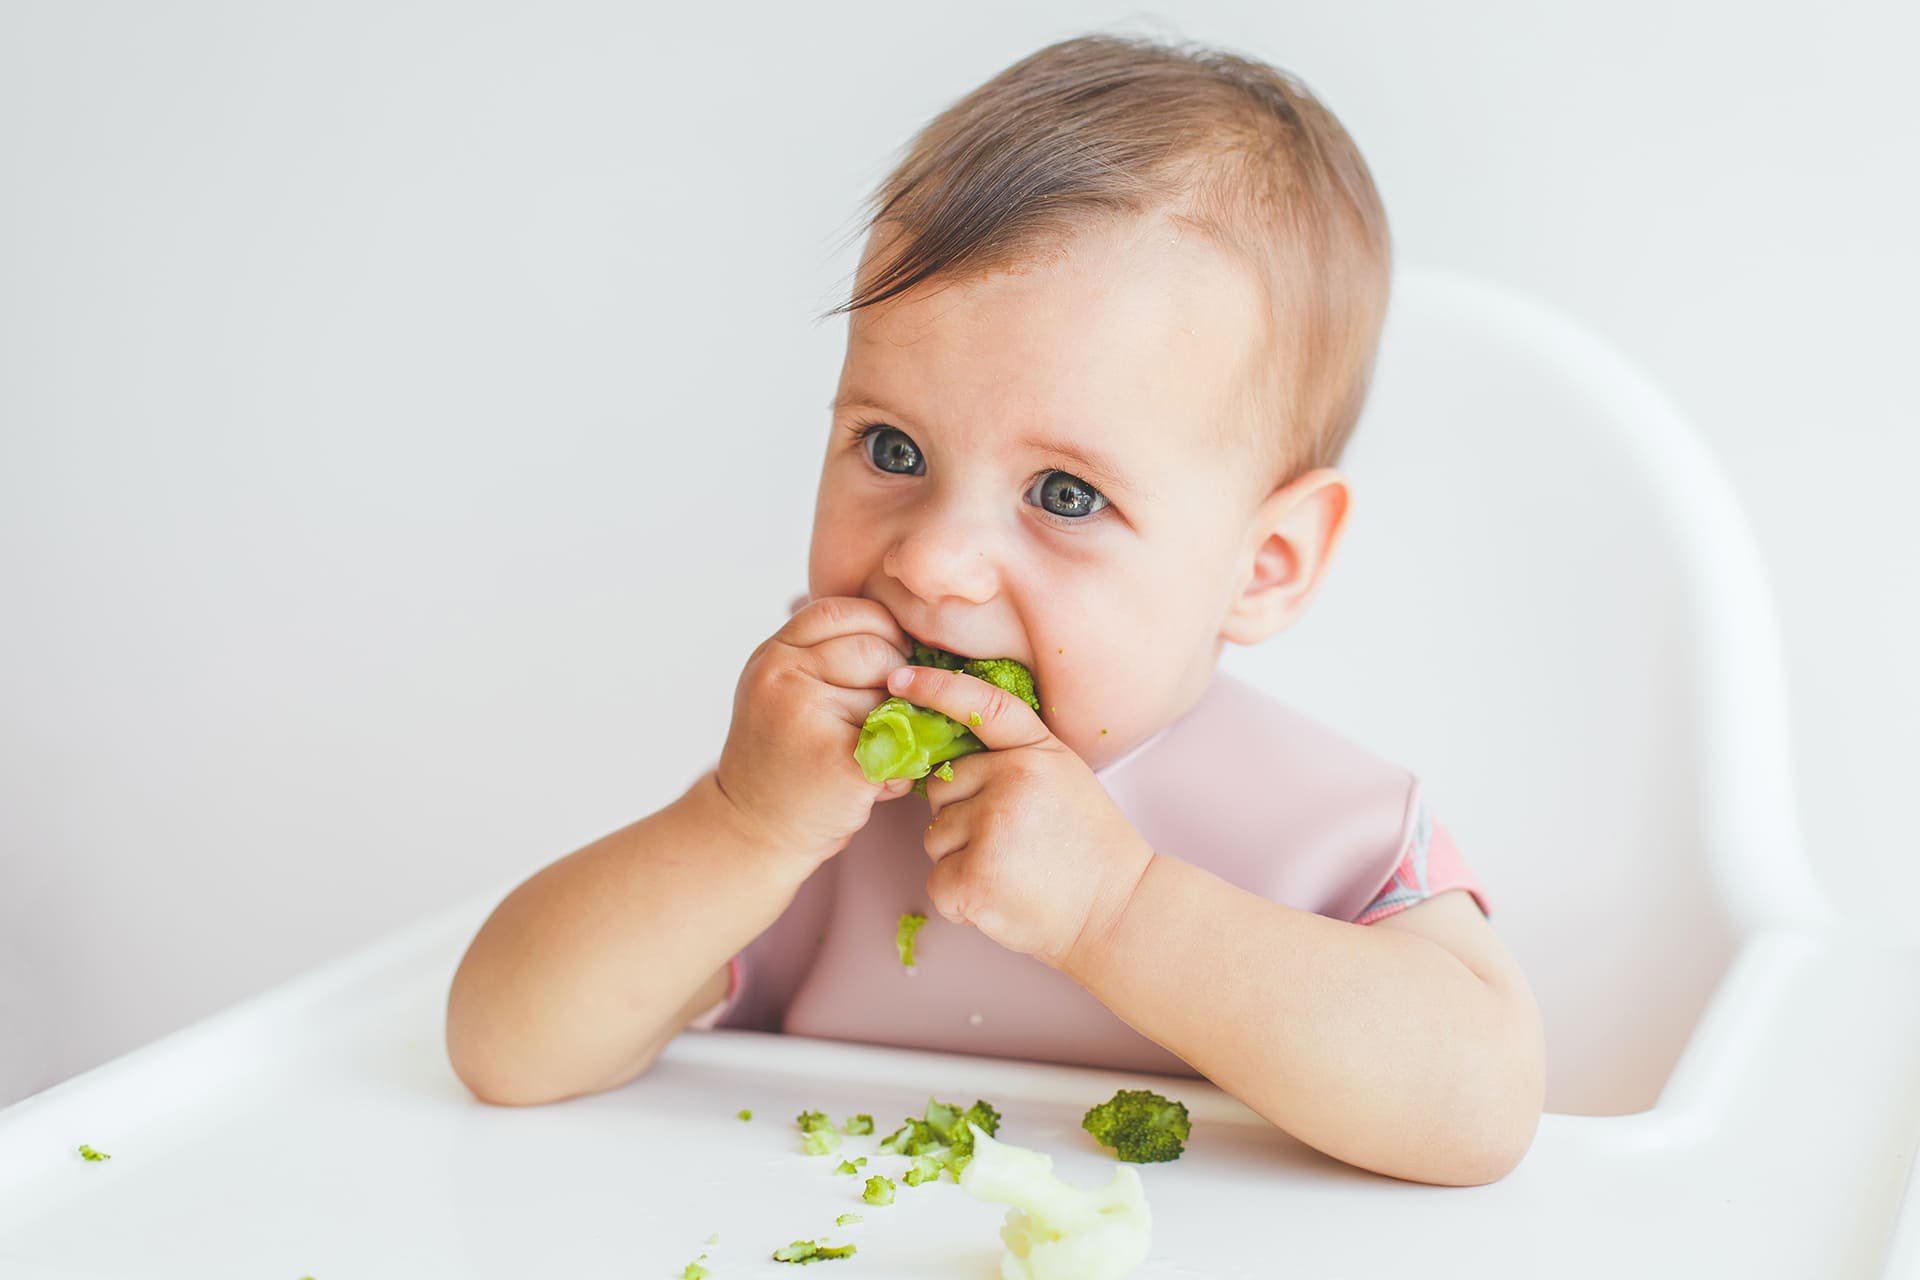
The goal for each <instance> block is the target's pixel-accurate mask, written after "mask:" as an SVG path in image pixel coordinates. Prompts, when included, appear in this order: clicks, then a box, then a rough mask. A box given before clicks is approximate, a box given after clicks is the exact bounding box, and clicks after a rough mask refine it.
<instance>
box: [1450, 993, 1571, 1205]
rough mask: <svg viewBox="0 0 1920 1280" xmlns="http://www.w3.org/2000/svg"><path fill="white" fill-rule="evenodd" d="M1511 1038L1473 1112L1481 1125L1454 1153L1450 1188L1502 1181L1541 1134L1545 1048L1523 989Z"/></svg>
mask: <svg viewBox="0 0 1920 1280" xmlns="http://www.w3.org/2000/svg"><path fill="white" fill-rule="evenodd" d="M1509 1004H1510V1008H1511V1011H1512V1012H1511V1018H1510V1021H1509V1031H1510V1034H1509V1037H1508V1038H1507V1040H1506V1041H1505V1042H1504V1047H1503V1049H1502V1050H1501V1051H1500V1052H1499V1053H1497V1054H1496V1055H1495V1057H1494V1058H1493V1061H1494V1062H1496V1063H1498V1064H1500V1066H1501V1067H1502V1068H1503V1069H1500V1070H1493V1071H1488V1072H1487V1073H1485V1079H1486V1083H1487V1084H1488V1085H1489V1086H1490V1087H1489V1088H1488V1089H1487V1090H1486V1091H1485V1093H1484V1094H1483V1095H1482V1097H1481V1099H1480V1105H1479V1106H1478V1107H1477V1108H1475V1109H1474V1113H1475V1114H1476V1115H1477V1123H1475V1124H1473V1125H1472V1126H1471V1128H1470V1130H1468V1131H1467V1136H1465V1137H1463V1139H1462V1140H1461V1141H1459V1142H1457V1143H1455V1144H1453V1148H1454V1149H1453V1151H1452V1152H1451V1153H1450V1154H1451V1155H1452V1157H1453V1158H1452V1159H1451V1160H1450V1161H1449V1162H1448V1163H1449V1166H1450V1167H1449V1168H1448V1170H1447V1173H1448V1175H1449V1176H1447V1177H1446V1178H1445V1179H1444V1180H1443V1181H1444V1182H1445V1183H1446V1184H1447V1185H1450V1186H1461V1187H1479V1186H1485V1185H1486V1184H1488V1183H1490V1182H1498V1181H1499V1180H1500V1179H1502V1178H1504V1177H1506V1176H1507V1175H1508V1174H1510V1173H1512V1172H1513V1171H1514V1170H1515V1169H1516V1168H1518V1167H1519V1165H1520V1162H1521V1160H1523V1159H1525V1158H1526V1154H1527V1152H1528V1151H1530V1150H1532V1149H1533V1139H1534V1136H1535V1135H1536V1134H1538V1133H1539V1131H1540V1115H1541V1113H1542V1112H1543V1111H1544V1110H1545V1109H1546V1072H1547V1067H1546V1057H1547V1055H1546V1044H1545V1041H1544V1038H1543V1036H1542V1033H1541V1024H1540V1013H1539V1009H1538V1007H1537V1006H1536V1005H1535V1004H1534V1001H1533V997H1532V995H1531V994H1530V993H1528V992H1527V991H1526V990H1525V989H1524V988H1523V989H1521V990H1520V991H1519V992H1517V993H1515V995H1514V998H1513V999H1512V1000H1511V1001H1510V1002H1509Z"/></svg>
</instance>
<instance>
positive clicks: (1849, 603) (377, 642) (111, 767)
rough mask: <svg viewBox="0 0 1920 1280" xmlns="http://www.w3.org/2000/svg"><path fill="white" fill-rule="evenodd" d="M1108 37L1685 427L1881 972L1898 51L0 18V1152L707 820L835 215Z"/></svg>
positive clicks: (848, 213) (1907, 423) (781, 495)
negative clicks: (975, 100)
mask: <svg viewBox="0 0 1920 1280" xmlns="http://www.w3.org/2000/svg"><path fill="white" fill-rule="evenodd" d="M1095 28H1109V29H1121V30H1130V31H1142V32H1147V33H1150V34H1163V35H1166V34H1171V35H1178V36H1184V37H1187V38H1190V39H1195V40H1201V41H1206V42H1210V43H1218V44H1223V45H1226V46H1228V47H1232V48H1236V49H1239V50H1242V51H1245V52H1249V53H1252V54H1255V55H1257V56H1261V57H1264V58H1266V59H1268V60H1270V61H1273V62H1275V63H1277V64H1278V65H1280V66H1282V67H1285V68H1287V69H1289V70H1292V71H1294V72H1295V73H1297V74H1298V75H1300V76H1301V77H1302V78H1303V79H1304V80H1305V81H1306V82H1307V84H1308V85H1310V86H1311V87H1312V88H1313V89H1314V90H1315V91H1316V92H1317V93H1318V94H1320V95H1321V96H1322V97H1323V99H1324V100H1325V101H1327V102H1328V104H1329V105H1330V106H1331V107H1332V108H1333V110H1334V111H1335V112H1336V113H1337V114H1338V115H1339V116H1340V117H1341V119H1342V120H1343V121H1344V122H1345V124H1346V125H1347V127H1348V129H1349V130H1350V131H1351V132H1352V133H1353V135H1354V136H1355V138H1356V139H1357V141H1358V142H1359V144H1360V146H1361V148H1362V150H1363V151H1364V153H1365V154H1366V156H1367V157H1368V160H1369V162H1370V164H1371V165H1372V167H1373V170H1374V173H1375V177H1376V180H1377V182H1378V183H1379V185H1380V188H1381V191H1382V193H1383V195H1384V198H1385V200H1386V204H1387V209H1388V213H1389V217H1390V219H1391V221H1392V224H1393V230H1394V235H1395V244H1396V252H1397V254H1398V256H1399V259H1400V261H1401V262H1402V263H1423V264H1435V265H1444V266H1451V267H1457V268H1461V269H1465V270H1468V271H1473V272H1477V273H1480V274H1482V275H1484V276H1486V277H1488V278H1491V279H1493V280H1496V281H1499V282H1502V283H1505V284H1508V285H1512V286H1515V287H1518V288H1521V289H1523V290H1525V291H1527V292H1530V293H1532V294H1534V295H1536V296H1538V297H1541V298H1543V299H1545V300H1547V301H1549V302H1551V303H1554V304H1556V305H1559V306H1561V307H1563V308H1564V309H1566V310H1567V311H1569V312H1571V313H1572V314H1574V315H1575V316H1577V317H1579V318H1580V319H1581V320H1583V321H1584V322H1586V323H1587V324H1589V325H1591V326H1592V327H1593V328H1595V329H1596V330H1598V331H1599V332H1600V333H1602V334H1603V335H1605V336H1606V337H1607V338H1609V339H1610V340H1611V341H1613V342H1615V343H1616V344H1618V345H1619V346H1620V347H1621V348H1622V349H1624V350H1625V351H1626V352H1627V353H1628V354H1629V355H1630V356H1631V357H1633V358H1634V359H1635V360H1637V361H1638V362H1639V363H1640V364H1641V365H1642V366H1643V367H1645V368H1646V369H1647V370H1648V371H1649V372H1650V373H1651V374H1652V375H1653V377H1654V378H1655V380H1656V381H1658V382H1659V383H1661V384H1662V385H1663V386H1664V387H1665V388H1667V389H1668V390H1669V391H1670V392H1671V393H1672V395H1673V396H1674V397H1675V398H1676V399H1677V401H1678V402H1679V403H1680V404H1681V405H1682V406H1683V407H1684V408H1685V409H1686V410H1687V411H1688V412H1689V413H1691V414H1692V416H1693V417H1694V419H1695V420H1696V422H1697V423H1698V425H1699V427H1700V428H1701V430H1702V432H1703V433H1704V435H1705V436H1706V438H1707V440H1708V443H1709V444H1710V446H1711V447H1712V449H1713V450H1714V452H1715V453H1716V455H1717V456H1718V457H1719V458H1720V459H1721V461H1722V462H1723V463H1724V465H1725V466H1726V467H1727V468H1728V470H1729V472H1730V474H1731V475H1732V477H1733V480H1734V483H1735V486H1736V488H1737V490H1738V491H1739V493H1740V495H1741V497H1742V499H1743V501H1744V502H1745V504H1746V507H1747V510H1748V512H1749V514H1750V516H1751V517H1752V520H1753V522H1754V524H1755V526H1756V528H1757V531H1758V534H1759V537H1760V539H1761V542H1762V549H1763V552H1764V554H1765V557H1766V559H1767V561H1768V564H1769V566H1770V568H1771V570H1772V573H1773V580H1774V586H1775V589H1776V592H1777V595H1778V598H1779V600H1780V603H1781V606H1782V611H1783V617H1782V624H1783V627H1784V630H1785V636H1786V641H1787V647H1788V654H1789V658H1790V662H1791V676H1792V680H1793V682H1794V688H1793V695H1794V716H1795V724H1796V730H1797V733H1798V735H1799V743H1800V756H1799V776H1800V783H1801V786H1802V807H1803V813H1804V822H1805V828H1806V833H1807V836H1808V839H1809V841H1810V843H1811V845H1812V848H1813V854H1814V859H1815V864H1816V866H1817V867H1818V869H1819V871H1820V873H1821V876H1822V878H1823V880H1824V882H1825V884H1826V885H1827V886H1828V887H1829V889H1830V891H1831V893H1832V895H1833V897H1834V898H1835V899H1836V901H1837V902H1838V903H1839V904H1840V905H1841V906H1842V908H1843V909H1845V910H1847V911H1849V912H1851V913H1853V914H1855V915H1857V916H1859V917H1862V918H1866V919H1872V920H1875V921H1877V922H1880V923H1890V924H1893V925H1895V926H1897V927H1906V928H1909V929H1910V928H1911V926H1910V925H1907V924H1906V921H1907V920H1908V919H1909V918H1910V911H1911V908H1910V907H1909V906H1908V905H1907V899H1908V897H1909V896H1910V886H1912V885H1913V884H1915V883H1916V879H1915V874H1914V872H1913V871H1912V869H1911V866H1910V858H1911V855H1912V853H1913V852H1914V839H1913V836H1912V826H1911V823H1910V821H1909V820H1908V817H1907V814H1906V812H1905V810H1904V806H1903V802H1902V796H1903V794H1905V793H1908V789H1909V787H1910V786H1911V777H1912V774H1913V772H1914V767H1915V765H1916V764H1920V749H1917V748H1916V747H1915V745H1914V741H1915V740H1914V725H1915V723H1916V721H1920V676H1916V674H1915V671H1914V667H1913V664H1912V654H1913V651H1914V640H1913V637H1914V635H1915V634H1916V630H1917V629H1920V572H1916V564H1917V563H1920V556H1916V554H1915V552H1914V550H1913V547H1914V543H1915V541H1916V538H1917V537H1920V516H1916V514H1915V507H1914V504H1913V500H1912V498H1911V493H1912V490H1913V486H1914V479H1913V477H1914V476H1915V474H1916V472H1917V471H1920V435H1917V434H1916V432H1915V430H1914V428H1915V426H1916V421H1915V419H1916V413H1915V410H1914V393H1913V389H1912V381H1913V380H1912V376H1911V371H1912V369H1913V367H1914V349H1915V346H1916V341H1915V340H1916V337H1917V336H1920V334H1917V333H1916V325H1915V323H1914V320H1913V299H1915V298H1916V297H1920V258H1917V255H1916V250H1915V247H1914V232H1913V228H1914V227H1915V226H1920V176H1916V163H1915V156H1916V154H1920V108H1916V105H1915V99H1914V98H1913V96H1912V89H1911V59H1912V51H1913V49H1914V48H1915V47H1916V43H1917V42H1920V11H1916V10H1915V9H1913V8H1912V7H1910V6H1897V5H1895V4H1892V3H1885V4H1864V3H1842V4H1835V5H1828V6H1824V7H1822V8H1821V9H1820V10H1819V11H1818V12H1816V11H1815V10H1814V9H1813V8H1812V7H1811V6H1796V7H1791V8H1789V7H1785V6H1780V5H1770V6H1765V7H1761V8H1756V7H1755V6H1751V5H1736V4H1710V5H1709V4H1695V5H1690V6H1682V7H1676V6H1673V5H1671V4H1669V3H1652V2H1651V0H1617V2H1610V3H1607V4H1581V5H1566V4H1556V5H1539V4H1533V3H1524V2H1518V0H1515V2H1511V3H1481V4H1473V5H1457V6H1444V7H1442V6H1431V5H1425V4H1419V3H1413V2H1412V0H1400V2H1398V3H1344V4H1338V5H1335V4H1317V5H1305V4H1250V3H1249V4H1188V5H1179V6H1166V7H1162V8H1157V9H1150V10H1149V9H1130V8H1110V7H1105V6H1099V5H1083V4H1052V5H1048V6H1044V7H1038V6H1032V5H1028V4H1014V3H991V2H982V3H974V4H970V5H967V6H964V7H962V8H959V9H955V8H953V7H951V6H942V7H938V8H935V7H929V6H913V5H900V4H886V5H882V4H861V5H840V6H829V5H806V6H799V5H794V6H779V7H772V6H769V7H767V8H766V9H765V10H764V11H762V12H758V13H744V14H743V13H742V12H741V10H740V9H739V8H738V7H737V6H736V7H732V8H722V9H714V10H710V11H709V12H708V14H707V16H695V15H694V14H693V13H692V11H686V12H676V13H675V14H674V15H673V16H672V17H670V18H666V19H661V18H657V17H655V16H653V14H652V12H651V11H650V8H649V7H648V6H642V5H638V4H602V5H588V4H561V3H543V4H541V5H538V6H532V5H528V6H523V7H520V8H518V9H512V10H509V9H504V8H501V7H497V6H489V7H485V8H484V9H483V8H480V7H475V6H466V5H453V4H446V3H441V4H393V3H385V4H366V3H335V4H331V5H327V6H304V7H298V8H296V7H293V6H245V5H231V6H217V5H210V4H171V5H166V6H150V5H134V4H117V5H105V4H94V5H73V4H55V3H44V4H22V3H18V2H7V3H4V4H0V1103H4V1102H5V1101H7V1100H9V1099H11V1098H14V1097H18V1096H21V1095H24V1094H26V1093H28V1092H31V1091H33V1090H35V1089H37V1088H39V1087H42V1086H44V1085H46V1084H48V1083H51V1082H53V1081H55V1080H57V1079H60V1078H63V1077H65V1076H67V1075H69V1074H71V1073H73V1072H75V1071H78V1070H82V1069H84V1068H86V1067H88V1066H90V1065H92V1064H94V1063H97V1062H99V1061H102V1060H103V1059H105V1058H107V1057H109V1056H111V1055H113V1054H116V1053H119V1052H121V1051H124V1050H126V1049H129V1048H131V1047H133V1046H135V1045H137V1044H140V1043H142V1042H144V1041H146V1040H149V1039H151V1038H153V1037H155V1036H157V1035H160V1034H162V1033H164V1032H166V1031H168V1030H170V1029H172V1028H174V1027H177V1026H179V1025H182V1024H183V1023H185V1022H187V1021H190V1020H192V1019H194V1018H196V1017H198V1016H201V1015H203V1014H205V1013H207V1012H210V1011H212V1010H214V1009H217V1008H219V1007H221V1006H223V1005H226V1004H228V1003H230V1002H232V1001H233V1000H235V999H237V998H239V997H241V996H243V995H245V994H247V993H249V992H252V991H255V990H258V989H260V988H263V987H265V986H268V985H270V984H272V983H275V982H277V981H280V980H282V979H284V978H286V977H288V976H289V975H292V974H294V973H296V972H298V971H300V970H303V969H305V968H308V967H310V966H312V965H314V964H316V963H319V962H321V961H323V960H325V959H327V958H329V957H331V956H334V955H336V954H338V953H340V952H342V951H344V950H346V949H348V948H350V947H352V946H355V945H357V944H359V943H361V942H363V941H366V940H368V939H370V938H372V937H374V936H376V935H378V934H380V933H382V932H384V931H386V930H388V929H390V928H393V927H395V926H397V925H400V924H402V923H404V922H406V921H409V920H411V919H413V918H415V917H416V916H419V915H421V914H423V913H425V912H427V911H429V910H432V909H434V908H436V907H439V906H441V905H443V904H445V903H449V902H451V901H453V900H455V899H459V898H463V897H466V896H468V895H470V894H473V893H476V892H481V891H484V890H487V889H489V888H490V887H493V886H500V885H504V884H506V883H507V882H509V881H510V880H512V879H514V878H517V877H518V876H520V875H523V874H525V873H527V872H530V871H532V870H533V869H534V868H535V867H537V866H538V865H541V864H543V863H545V862H546V861H549V860H551V859H552V858H554V857H557V856H559V855H560V854H562V853H564V852H566V851H568V850H569V849H572V848H574V847H576V846H578V845H579V844H581V843H584V842H585V841H587V840H589V839H592V838H593V837H595V836H598V835H600V834H602V833H604V832H606V831H608V830H610V829H612V828H613V827H616V826H619V825H623V824H624V823H626V822H628V821H630V820H631V819H632V818H634V817H637V816H639V815H640V814H642V813H645V812H647V811H649V810H650V809H652V808H654V807H656V806H658V805H659V804H660V803H662V802H664V801H665V800H667V799H669V798H671V797H672V796H673V795H674V794H676V793H677V792H678V790H679V789H680V788H681V787H683V786H684V785H685V784H686V783H687V782H688V781H690V780H691V778H692V777H693V776H694V775H695V774H696V773H697V772H698V771H699V770H700V769H701V768H703V767H704V765H705V763H706V762H707V761H708V760H709V759H710V758H711V756H712V755H713V753H714V752H715V751H716V750H717V749H718V746H719V744H720V742H721V740H722V737H723V736H724V732H725V728H726V723H727V716H728V712H729V703H730V698H731V691H732V686H733V681H734V678H735V676H736V674H737V672H738V667H739V664H740V662H741V661H742V660H743V659H744V658H745V656H746V654H747V653H748V651H749V650H751V649H752V647H753V646H754V644H756V643H757V642H758V640H759V639H761V638H762V637H763V636H764V635H766V634H767V633H768V632H770V631H771V630H772V629H773V628H774V627H775V626H776V625H777V624H778V622H779V621H780V619H781V618H782V617H783V616H784V610H783V604H784V602H785V600H786V599H787V598H788V596H789V595H791V594H792V593H793V592H795V591H796V590H799V589H800V588H801V587H802V586H803V585H804V567H805V545H806V535H807V527H808V519H809V513H810V510H811V500H812V487H813V477H814V472H815V468H816V465H817V458H818V455H819V452H820V449H821V448H822V446H823V444H824V439H825V431H826V426H827V416H826V413H825V411H824V407H823V406H824V404H825V401H826V400H827V398H828V397H829V395H830V394H831V392H832V389H833V384H834V379H835V376H836V374H837V369H838V359H839V351H840V345H841V342H842V340H843V336H844V321H841V320H835V321H832V322H827V323H818V322H816V319H815V317H816V316H817V315H818V314H819V313H820V312H821V311H823V310H825V309H826V308H827V307H829V306H832V305H834V304H835V303H837V302H839V301H840V300H841V299H843V298H844V296H845V290H846V288H847V285H848V282H849V276H850V272H851V269H852V266H853V262H854V246H853V242H852V240H851V239H850V237H851V235H852V233H853V232H854V231H855V230H856V229H857V226H858V223H857V221H856V218H857V214H858V211H859V206H860V202H861V200H862V199H863V197H864V196H865V195H866V193H867V192H868V191H869V190H870V189H871V187H872V186H873V184H874V183H875V182H877V181H878V180H879V179H880V178H881V176H882V175H883V174H884V173H885V171H886V169H887V168H888V167H889V165H890V163H891V161H892V159H893V158H894V156H895V155H896V154H897V150H898V148H900V147H902V146H903V145H904V144H905V143H906V142H907V140H908V139H909V137H910V136H911V134H912V133H913V131H914V130H915V129H917V128H918V127H919V126H920V125H921V124H923V123H924V122H925V121H926V120H927V119H928V118H929V117H931V116H932V115H933V114H935V113H936V112H937V111H939V110H940V109H941V108H943V107H944V106H945V105H947V104H948V103H949V102H951V101H952V100H953V99H954V98H956V97H958V96H960V95H961V94H963V93H964V92H966V91H967V90H968V89H970V88H971V87H973V86H974V85H975V84H977V83H978V82H979V81H981V80H983V79H985V78H986V77H988V76H990V75H991V74H993V73H994V72H996V71H998V70H999V69H1000V68H1002V67H1003V66H1005V65H1006V64H1007V63H1009V62H1011V61H1013V60H1015V59H1017V58H1019V57H1021V56H1023V55H1025V54H1026V53H1028V52H1031V51H1032V50H1033V49H1035V48H1038V47H1039V46H1040V45H1043V44H1045V43H1048V42H1051V41H1052V40H1055V39H1060V38H1063V37H1065V36H1069V35H1074V34H1079V33H1081V32H1083V31H1087V30H1091V29H1095ZM1362 430H1363V431H1364V430H1365V428H1364V425H1363V426H1362ZM1631 517H1632V513H1631V512H1623V513H1622V518H1623V519H1630V518H1631ZM1516 536H1524V530H1516ZM1633 624H1634V623H1633V620H1632V619H1622V620H1621V621H1620V625H1621V626H1623V627H1628V626H1632V625H1633ZM1307 625H1311V620H1309V622H1308V623H1307ZM1407 763H1409V764H1410V765H1412V766H1413V767H1414V768H1416V770H1417V769H1418V768H1419V767H1420V762H1418V761H1409V762H1407ZM1649 891H1650V892H1658V887H1657V886H1651V887H1650V889H1649Z"/></svg>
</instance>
